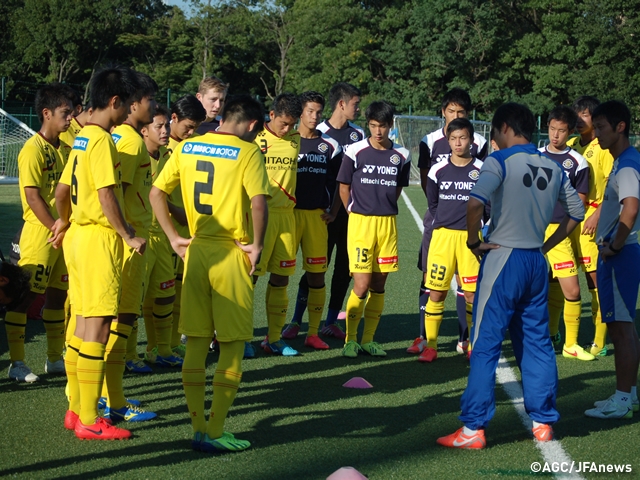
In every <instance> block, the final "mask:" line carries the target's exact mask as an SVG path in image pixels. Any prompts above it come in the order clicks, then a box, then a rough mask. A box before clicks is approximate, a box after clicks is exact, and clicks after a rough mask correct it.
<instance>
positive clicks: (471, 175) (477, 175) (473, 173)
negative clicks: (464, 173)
mask: <svg viewBox="0 0 640 480" xmlns="http://www.w3.org/2000/svg"><path fill="white" fill-rule="evenodd" d="M469 178H470V179H471V180H478V178H480V172H479V171H478V170H471V171H470V172H469Z"/></svg>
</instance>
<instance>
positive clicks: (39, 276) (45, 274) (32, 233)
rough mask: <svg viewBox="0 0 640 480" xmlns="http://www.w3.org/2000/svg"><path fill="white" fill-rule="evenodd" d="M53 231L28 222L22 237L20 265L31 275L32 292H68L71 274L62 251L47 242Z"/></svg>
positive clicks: (23, 229)
mask: <svg viewBox="0 0 640 480" xmlns="http://www.w3.org/2000/svg"><path fill="white" fill-rule="evenodd" d="M50 237H51V230H49V229H48V228H47V227H45V226H44V225H34V224H33V223H29V222H26V223H25V224H24V227H23V228H22V234H21V235H20V260H18V265H20V266H21V267H23V268H24V269H25V270H28V271H29V272H30V273H31V279H30V280H29V282H30V283H31V291H32V292H34V293H39V294H41V293H44V291H45V290H46V289H47V287H51V288H58V289H60V290H67V289H68V288H69V274H68V272H67V266H66V264H65V263H64V254H63V253H62V249H61V248H58V249H55V248H53V247H52V246H51V244H50V243H49V242H47V240H48V239H49V238H50Z"/></svg>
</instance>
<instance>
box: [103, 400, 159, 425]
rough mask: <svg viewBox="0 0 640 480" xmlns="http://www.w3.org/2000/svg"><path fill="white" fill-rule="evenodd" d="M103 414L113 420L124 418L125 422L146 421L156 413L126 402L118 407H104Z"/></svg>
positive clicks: (154, 416)
mask: <svg viewBox="0 0 640 480" xmlns="http://www.w3.org/2000/svg"><path fill="white" fill-rule="evenodd" d="M104 416H105V417H106V418H110V419H111V420H113V421H114V422H115V421H118V420H124V421H126V422H146V421H147V420H152V419H154V418H156V417H157V416H158V415H157V414H155V413H154V412H146V411H144V410H143V409H141V408H140V407H136V406H135V405H132V404H131V403H127V404H126V405H125V406H124V407H122V408H118V409H115V408H109V407H106V408H105V409H104Z"/></svg>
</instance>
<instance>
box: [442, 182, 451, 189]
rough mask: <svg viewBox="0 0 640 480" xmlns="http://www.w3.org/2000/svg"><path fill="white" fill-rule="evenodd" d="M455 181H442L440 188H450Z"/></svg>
mask: <svg viewBox="0 0 640 480" xmlns="http://www.w3.org/2000/svg"><path fill="white" fill-rule="evenodd" d="M452 183H453V182H442V183H441V184H440V188H442V189H443V190H449V187H450V186H451V184H452Z"/></svg>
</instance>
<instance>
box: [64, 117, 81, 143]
mask: <svg viewBox="0 0 640 480" xmlns="http://www.w3.org/2000/svg"><path fill="white" fill-rule="evenodd" d="M82 127H84V125H81V124H80V122H78V120H76V117H73V118H72V119H71V123H70V124H69V128H67V131H66V132H62V133H61V134H60V140H62V141H63V142H64V143H66V144H67V145H73V141H74V140H75V139H76V136H77V135H78V133H80V130H82Z"/></svg>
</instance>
